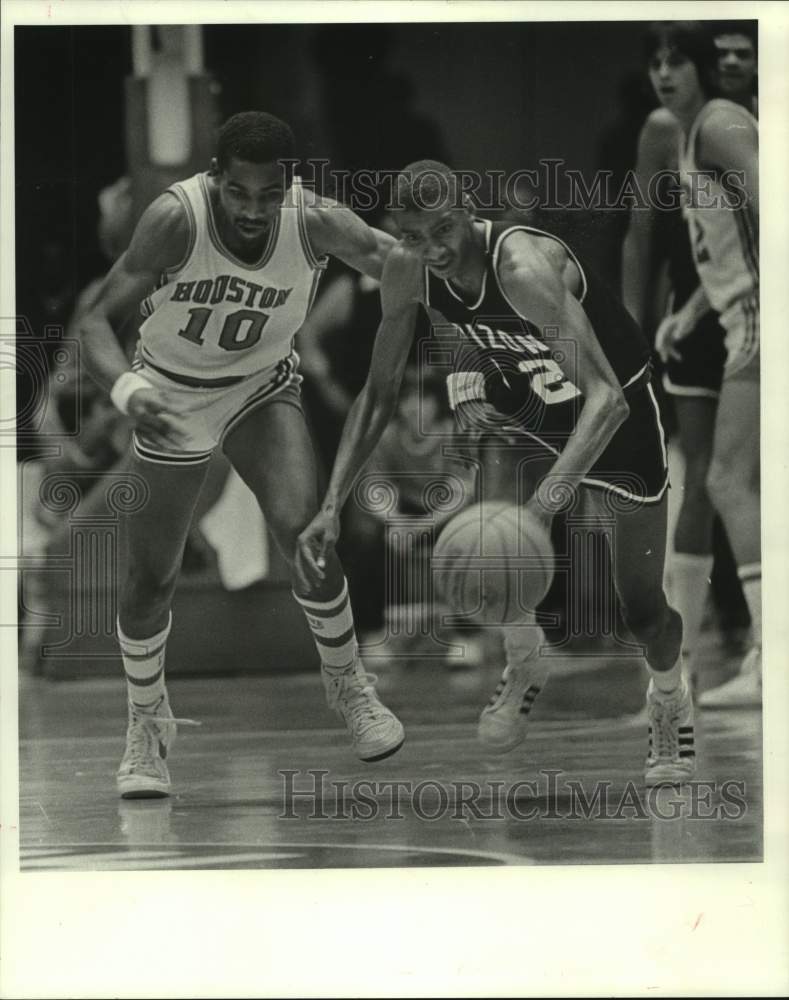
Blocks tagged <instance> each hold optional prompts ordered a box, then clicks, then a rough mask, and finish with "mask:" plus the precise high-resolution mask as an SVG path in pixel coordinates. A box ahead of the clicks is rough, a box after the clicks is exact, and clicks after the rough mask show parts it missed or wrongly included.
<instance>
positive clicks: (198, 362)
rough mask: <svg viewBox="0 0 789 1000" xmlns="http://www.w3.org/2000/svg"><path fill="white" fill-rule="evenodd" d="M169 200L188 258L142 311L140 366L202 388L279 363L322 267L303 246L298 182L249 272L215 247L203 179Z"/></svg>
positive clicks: (175, 189)
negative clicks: (183, 231)
mask: <svg viewBox="0 0 789 1000" xmlns="http://www.w3.org/2000/svg"><path fill="white" fill-rule="evenodd" d="M168 190H169V191H170V192H171V193H172V194H173V195H174V196H175V197H176V198H178V200H179V201H180V202H181V204H182V205H183V207H184V210H185V212H186V215H187V218H188V220H189V248H188V250H187V254H186V257H185V259H184V261H183V262H181V264H179V265H178V266H177V267H175V268H171V269H170V270H168V271H166V272H165V273H164V274H163V275H162V279H161V282H160V284H159V287H158V288H157V289H156V290H155V291H154V292H153V293H152V294H151V295H150V296H149V297H148V298H146V299H145V300H144V301H143V303H142V307H141V308H142V312H143V315H144V316H145V317H146V319H145V322H144V323H143V324H142V327H141V328H140V354H141V357H142V358H143V360H145V361H146V362H148V363H149V364H152V365H154V366H156V367H158V368H160V369H161V370H163V371H166V372H171V373H173V374H175V375H182V376H185V377H187V378H202V379H206V380H210V379H224V378H228V377H231V378H232V377H244V376H247V375H251V374H253V373H254V372H257V371H260V370H261V369H264V368H267V367H269V366H270V365H273V364H276V363H277V362H278V361H280V360H281V359H282V358H284V357H287V355H288V354H290V352H291V349H292V343H293V337H294V336H295V334H296V332H297V331H298V329H299V327H300V326H301V325H302V323H303V322H304V319H305V317H306V315H307V313H308V311H309V309H310V306H311V305H312V301H313V299H314V297H315V293H316V291H317V287H318V281H319V279H320V275H321V274H322V272H323V270H324V269H325V267H326V262H325V259H321V260H319V259H318V258H317V257H316V256H315V254H314V253H313V251H312V248H311V247H310V245H309V241H308V238H307V227H306V222H305V219H304V200H303V192H302V188H301V184H300V181H299V179H298V178H294V180H293V184H292V186H291V189H290V191H289V192H288V195H287V197H286V200H285V202H284V203H283V205H282V208H281V209H280V212H279V215H278V216H277V218H276V220H275V222H274V224H273V225H272V227H271V230H270V232H269V235H268V240H267V242H266V245H265V247H264V248H263V250H262V252H261V254H260V257H259V258H258V260H257V261H254V262H252V263H246V262H245V261H243V260H240V259H239V258H238V257H236V256H235V255H234V254H233V253H232V252H231V251H230V250H228V249H227V247H225V246H224V244H223V243H222V240H221V237H220V235H219V229H218V227H217V224H216V220H215V218H214V214H213V208H212V205H211V201H210V198H209V191H208V176H207V174H196V175H195V176H194V177H190V178H189V179H188V180H185V181H182V182H181V183H179V184H174V185H173V186H172V187H171V188H169V189H168Z"/></svg>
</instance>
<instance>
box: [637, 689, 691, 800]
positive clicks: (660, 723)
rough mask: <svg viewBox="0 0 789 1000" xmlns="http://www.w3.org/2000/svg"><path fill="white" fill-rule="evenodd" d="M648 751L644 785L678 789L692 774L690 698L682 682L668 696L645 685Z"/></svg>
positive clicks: (688, 690) (688, 691)
mask: <svg viewBox="0 0 789 1000" xmlns="http://www.w3.org/2000/svg"><path fill="white" fill-rule="evenodd" d="M647 716H648V719H649V751H648V753H647V762H646V775H645V777H646V784H647V786H652V785H681V784H684V783H685V782H686V781H690V780H691V778H693V776H694V774H695V773H696V734H695V725H694V717H693V698H692V697H691V693H690V688H689V686H688V684H687V683H686V681H685V680H684V679H683V680H682V681H680V684H679V687H678V688H677V690H676V691H671V692H669V693H668V694H667V693H665V692H663V691H660V690H659V689H658V688H657V687H655V682H654V681H650V682H649V688H648V690H647Z"/></svg>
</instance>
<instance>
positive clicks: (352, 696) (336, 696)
mask: <svg viewBox="0 0 789 1000" xmlns="http://www.w3.org/2000/svg"><path fill="white" fill-rule="evenodd" d="M377 680H378V678H377V677H376V675H375V674H368V673H366V672H362V673H356V672H353V673H340V674H333V675H330V676H329V690H328V692H327V694H328V697H327V701H328V703H329V708H338V706H339V702H340V700H341V699H342V700H343V701H344V708H345V712H344V713H343V714H344V715H345V718H346V721H347V722H348V724H349V725H350V726H351V728H352V729H354V730H355V731H356V732H358V733H363V732H364V731H365V730H366V729H369V728H370V726H372V725H375V723H376V722H378V721H379V720H380V716H381V705H380V703H379V702H378V701H377V699H376V697H375V688H374V684H375V682H376V681H377Z"/></svg>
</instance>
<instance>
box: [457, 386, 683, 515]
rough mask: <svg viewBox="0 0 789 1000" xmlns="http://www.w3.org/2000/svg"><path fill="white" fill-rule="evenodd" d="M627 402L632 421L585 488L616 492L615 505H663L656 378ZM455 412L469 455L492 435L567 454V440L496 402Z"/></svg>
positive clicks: (663, 469)
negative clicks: (546, 434) (516, 418)
mask: <svg viewBox="0 0 789 1000" xmlns="http://www.w3.org/2000/svg"><path fill="white" fill-rule="evenodd" d="M627 402H628V405H629V407H630V413H629V415H628V417H627V420H625V422H624V423H623V424H622V426H621V427H620V428H619V429H618V430H617V431H616V433H615V434H614V436H613V437H612V438H611V441H610V442H609V444H608V446H607V447H606V449H605V451H604V452H603V453H602V455H601V456H600V458H599V459H598V460H597V461H596V462H595V464H594V465H593V466H592V468H591V469H590V470H589V472H588V473H587V475H586V476H584V478H583V480H582V483H583V485H584V486H588V487H590V488H591V489H594V490H600V491H602V492H604V493H607V494H610V495H612V500H613V501H614V503H616V501H617V500H618V501H621V506H622V508H623V509H625V508H627V506H628V505H629V504H633V505H635V506H642V505H647V504H658V503H660V501H661V500H662V498H663V496H664V494H665V492H666V490H667V489H668V460H667V455H666V436H665V433H664V431H663V425H662V423H661V421H660V410H659V408H658V403H657V400H656V399H655V393H654V391H653V389H652V385H651V384H650V382H649V381H647V382H645V383H643V384H642V385H640V386H639V387H638V388H636V389H634V391H633V392H632V393H630V394H629V395H628V396H627ZM455 413H456V417H457V421H458V427H459V429H460V431H461V433H462V441H463V444H462V448H463V452H464V453H465V454H466V455H469V456H473V455H474V449H475V448H477V449H480V448H481V447H482V446H483V444H484V442H486V441H488V440H490V439H491V437H495V438H496V439H497V440H503V441H504V442H506V443H507V444H511V445H514V444H516V443H517V442H518V440H519V439H521V440H524V439H527V440H528V441H530V442H533V443H536V444H537V445H539V446H541V447H542V449H543V450H544V451H545V452H546V453H547V455H548V456H550V455H551V454H552V455H554V456H556V457H558V456H559V454H560V453H561V448H562V447H563V445H562V442H561V441H556V440H547V439H544V438H541V437H540V436H539V434H537V433H534V432H533V431H530V430H529V429H528V427H523V426H520V425H518V424H516V423H513V422H512V418H510V417H505V416H504V415H503V414H501V413H499V412H498V411H497V410H495V409H494V407H493V406H492V405H491V404H490V403H480V402H479V401H472V402H468V403H460V404H459V405H458V406H457V407H455Z"/></svg>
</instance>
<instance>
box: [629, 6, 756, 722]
mask: <svg viewBox="0 0 789 1000" xmlns="http://www.w3.org/2000/svg"><path fill="white" fill-rule="evenodd" d="M709 31H710V32H711V33H712V35H713V40H714V44H715V50H716V53H717V67H716V69H717V72H716V84H717V88H718V90H719V91H720V93H721V94H722V95H723V96H725V97H726V98H728V99H729V100H731V101H734V102H735V103H737V104H740V105H742V106H743V107H745V108H747V109H748V110H749V111H753V112H754V113H755V110H756V97H755V94H754V89H755V82H756V69H757V63H756V38H755V32H752V30H751V24H750V23H748V22H739V23H738V22H715V24H714V26H713V25H710V26H709ZM649 45H650V47H651V45H652V42H651V36H650V42H649ZM707 54H708V56H709V55H711V52H710V51H709V48H708V47H707ZM681 140H682V129H681V126H680V124H679V122H678V121H677V119H676V118H675V117H674V115H673V114H672V113H671V111H669V110H668V108H666V107H660V108H658V109H656V110H655V111H653V112H652V113H651V114H650V115H649V116H648V117H647V120H646V122H645V123H644V127H643V128H642V130H641V134H640V136H639V142H638V160H637V163H636V177H637V179H638V182H639V187H640V189H641V190H642V191H647V190H650V189H651V188H650V185H651V184H652V183H653V182H654V179H655V178H656V177H658V176H659V175H660V174H661V173H663V172H666V173H667V174H668V177H667V181H668V180H670V182H671V184H672V185H673V187H674V190H673V193H672V192H671V191H670V189H669V188H668V185H667V188H666V190H665V195H666V196H667V197H668V196H672V201H667V200H666V201H663V203H662V204H660V203H658V202H657V200H656V203H654V204H650V205H649V206H647V207H646V208H645V209H634V210H633V211H632V212H631V217H630V225H629V228H628V232H627V236H626V237H625V241H624V245H623V248H622V284H623V296H624V301H625V305H626V306H627V307H628V309H629V310H630V312H631V313H632V315H633V316H634V317H635V318H636V319H637V320H638V322H639V323H640V324H641V325H642V327H644V328H647V327H649V326H650V325H651V316H650V313H651V311H652V310H653V309H654V308H655V306H656V305H657V307H658V308H660V304H659V303H658V302H657V297H658V296H657V291H658V290H659V288H660V275H661V271H662V268H663V266H664V264H667V268H668V278H669V282H670V285H671V294H670V310H671V312H670V315H668V316H667V317H666V319H665V320H664V322H663V325H662V328H660V333H659V335H658V339H659V340H660V343H661V346H662V347H663V354H664V357H663V361H664V363H665V372H664V376H663V385H664V388H665V391H666V392H667V393H668V394H669V395H670V396H671V397H672V401H673V405H674V412H675V415H676V421H677V435H676V446H677V447H678V448H679V449H680V452H681V454H682V457H683V460H684V476H683V480H682V482H681V483H680V484H675V485H677V486H679V488H680V490H681V502H680V506H679V512H678V516H677V522H676V529H675V532H674V539H673V543H674V544H673V551H672V554H671V557H670V566H671V596H672V599H673V603H674V605H675V606H676V608H677V610H678V611H679V612H680V614H681V615H682V623H683V635H682V655H683V661H684V666H685V669H686V671H687V673H688V674H689V676H690V677H691V678H692V680H693V681H694V683H695V680H696V666H697V663H696V657H695V654H696V652H697V647H698V640H699V635H700V632H701V622H702V618H703V614H704V608H705V605H706V599H707V594H708V584H709V580H710V576H711V574H712V565H713V556H712V534H713V520H714V514H715V511H714V507H713V505H712V501H711V499H710V497H709V493H708V490H707V475H708V472H709V466H710V459H711V455H712V446H713V440H714V431H715V418H716V414H717V409H718V397H719V395H720V388H721V383H722V380H723V368H724V363H725V360H726V350H725V348H724V336H725V331H724V330H723V328H722V327H721V326H720V323H719V321H718V316H717V313H715V311H714V310H712V309H711V308H709V307H708V304H706V303H705V302H703V301H702V302H699V300H698V299H694V298H693V292H694V291H695V289H696V288H698V285H699V279H698V274H697V271H696V266H695V263H694V261H693V256H692V252H691V246H690V240H689V236H688V230H687V223H686V222H685V221H684V219H683V218H682V213H681V208H680V206H679V203H678V199H677V198H676V194H677V189H676V181H677V179H678V171H679V155H680V146H681ZM670 205H671V206H672V207H669V206H670ZM705 307H706V311H703V312H701V310H704V309H705ZM668 334H671V337H670V339H671V340H672V341H673V343H672V344H671V345H667V340H668V339H669V337H668V336H667V335H668ZM709 698H710V695H709V694H706V693H705V694H704V695H702V703H704V701H705V700H708V699H709Z"/></svg>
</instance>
